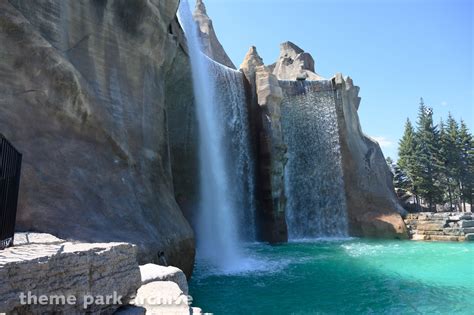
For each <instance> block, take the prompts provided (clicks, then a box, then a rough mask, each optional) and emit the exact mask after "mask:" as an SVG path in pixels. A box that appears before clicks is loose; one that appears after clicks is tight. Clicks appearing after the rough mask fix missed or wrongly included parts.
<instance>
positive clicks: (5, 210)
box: [0, 134, 21, 249]
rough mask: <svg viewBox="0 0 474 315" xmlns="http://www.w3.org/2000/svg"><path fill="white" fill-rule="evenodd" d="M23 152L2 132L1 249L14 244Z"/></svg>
mask: <svg viewBox="0 0 474 315" xmlns="http://www.w3.org/2000/svg"><path fill="white" fill-rule="evenodd" d="M20 171H21V154H20V153H19V152H18V151H17V150H16V149H15V148H14V147H13V146H12V145H11V144H10V142H8V140H7V139H5V137H3V135H2V134H0V249H5V248H7V247H10V246H12V245H13V237H14V234H15V220H16V210H17V204H18V190H19V186H20Z"/></svg>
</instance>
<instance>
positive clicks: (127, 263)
mask: <svg viewBox="0 0 474 315" xmlns="http://www.w3.org/2000/svg"><path fill="white" fill-rule="evenodd" d="M15 239H16V240H17V242H16V244H17V245H16V246H15V247H11V248H8V249H6V250H3V251H1V252H0V312H6V313H9V312H12V313H14V314H46V313H48V314H52V313H55V314H84V313H86V312H87V313H96V314H98V313H101V314H111V313H113V311H114V310H116V309H117V308H119V307H120V306H121V304H126V303H128V301H129V300H130V299H131V297H133V296H134V295H135V293H136V292H137V289H138V288H139V287H140V285H141V282H140V269H139V266H138V263H137V260H136V254H137V251H136V247H135V246H133V245H131V244H126V243H102V244H101V243H71V242H66V241H63V240H61V239H58V238H56V237H54V236H52V235H47V234H46V235H45V234H34V233H30V234H16V235H15ZM41 296H45V297H46V298H48V299H50V298H53V297H55V296H56V297H58V300H56V301H59V302H56V303H54V301H53V303H52V302H51V300H48V302H47V303H43V302H41V301H40V300H39V299H40V297H41ZM99 296H101V297H103V298H104V299H105V298H106V297H107V296H111V297H112V296H116V297H121V298H120V300H119V299H115V300H113V299H112V298H110V299H109V301H106V300H103V301H102V302H101V301H100V300H99V299H100V297H99ZM62 297H64V299H63V300H64V301H65V302H62V301H63V300H61V299H62ZM69 297H74V301H73V300H69V299H68V300H65V298H69ZM35 298H36V302H35ZM22 300H23V304H22ZM84 306H85V307H84Z"/></svg>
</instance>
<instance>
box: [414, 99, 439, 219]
mask: <svg viewBox="0 0 474 315" xmlns="http://www.w3.org/2000/svg"><path fill="white" fill-rule="evenodd" d="M415 147H416V150H415V152H416V158H415V165H414V167H415V178H413V182H414V185H415V186H416V187H417V190H418V193H419V195H421V196H422V197H423V198H425V199H427V201H428V204H429V209H430V211H433V210H434V208H433V206H434V205H435V204H436V203H437V202H441V201H442V198H441V196H442V192H441V189H440V186H441V183H440V182H439V177H438V175H439V173H440V164H439V161H438V159H437V157H438V154H437V152H438V151H439V149H440V148H439V133H438V129H437V126H435V125H434V124H433V110H432V109H431V108H428V107H426V106H425V104H424V102H423V98H422V99H421V100H420V107H419V113H418V121H417V131H416V133H415Z"/></svg>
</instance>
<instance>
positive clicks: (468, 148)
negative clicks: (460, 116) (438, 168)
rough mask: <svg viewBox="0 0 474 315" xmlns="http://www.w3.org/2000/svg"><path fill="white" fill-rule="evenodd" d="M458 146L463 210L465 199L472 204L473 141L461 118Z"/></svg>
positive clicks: (473, 177) (473, 187)
mask: <svg viewBox="0 0 474 315" xmlns="http://www.w3.org/2000/svg"><path fill="white" fill-rule="evenodd" d="M457 139H458V141H457V143H458V146H459V153H460V154H459V174H458V180H459V189H460V192H461V198H462V203H463V208H464V211H465V210H466V201H467V202H469V203H470V204H471V206H472V202H473V189H474V148H473V147H474V142H473V138H472V135H471V133H470V132H469V129H468V128H467V126H466V124H465V123H464V121H462V120H461V127H460V128H459V132H458V135H457Z"/></svg>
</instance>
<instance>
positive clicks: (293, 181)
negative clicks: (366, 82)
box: [280, 80, 348, 239]
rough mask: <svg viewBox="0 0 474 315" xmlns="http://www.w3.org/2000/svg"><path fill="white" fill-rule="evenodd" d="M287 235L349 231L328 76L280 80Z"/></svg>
mask: <svg viewBox="0 0 474 315" xmlns="http://www.w3.org/2000/svg"><path fill="white" fill-rule="evenodd" d="M280 85H281V87H282V89H283V94H284V97H283V102H282V105H281V106H282V108H281V115H282V116H281V120H282V128H283V134H284V140H285V143H286V144H287V146H288V152H287V154H288V162H287V165H286V167H285V195H286V197H287V204H286V209H285V211H286V219H287V224H288V234H289V238H290V239H302V238H320V237H345V236H347V235H348V231H347V229H348V227H347V226H348V222H347V221H348V220H347V209H346V197H345V191H344V181H343V172H342V165H341V163H342V162H341V152H340V144H339V133H338V130H339V128H338V122H337V114H336V99H335V94H334V89H333V87H332V82H331V81H326V80H322V81H280Z"/></svg>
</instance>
